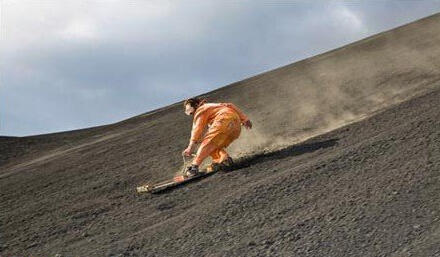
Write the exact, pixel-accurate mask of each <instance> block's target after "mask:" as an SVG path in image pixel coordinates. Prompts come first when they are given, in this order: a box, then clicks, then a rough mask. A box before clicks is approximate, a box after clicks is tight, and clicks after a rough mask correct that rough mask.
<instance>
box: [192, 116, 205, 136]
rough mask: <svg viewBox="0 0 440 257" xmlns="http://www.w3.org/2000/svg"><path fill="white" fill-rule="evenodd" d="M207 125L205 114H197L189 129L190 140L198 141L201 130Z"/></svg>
mask: <svg viewBox="0 0 440 257" xmlns="http://www.w3.org/2000/svg"><path fill="white" fill-rule="evenodd" d="M207 125H208V117H207V115H203V114H202V115H197V117H196V119H195V120H194V122H193V126H192V130H191V142H199V141H200V139H201V137H202V134H203V131H204V130H205V128H206V126H207Z"/></svg>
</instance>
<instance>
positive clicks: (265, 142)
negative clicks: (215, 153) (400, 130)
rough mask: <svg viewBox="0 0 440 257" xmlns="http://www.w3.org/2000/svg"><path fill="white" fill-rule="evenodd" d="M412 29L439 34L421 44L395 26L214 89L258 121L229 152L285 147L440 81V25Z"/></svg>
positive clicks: (239, 153) (425, 89)
mask: <svg viewBox="0 0 440 257" xmlns="http://www.w3.org/2000/svg"><path fill="white" fill-rule="evenodd" d="M409 29H414V30H417V29H421V30H425V31H424V33H426V34H427V35H429V36H430V37H433V40H426V38H425V39H423V42H424V45H423V47H420V45H419V42H418V41H419V40H420V38H416V37H414V38H413V37H408V35H409V34H408V33H406V34H405V35H406V36H405V37H403V36H401V34H402V31H400V30H396V31H394V32H393V33H385V34H382V35H377V36H374V37H372V38H367V39H365V40H363V41H360V42H357V43H354V44H351V45H348V46H346V47H344V48H341V49H338V50H335V51H331V52H329V53H326V54H323V55H319V56H316V57H313V58H310V59H306V60H303V61H301V62H298V63H294V64H291V65H288V66H285V67H282V68H280V69H276V70H273V71H270V72H267V73H264V74H262V75H258V76H256V77H252V78H250V79H247V80H244V81H241V82H237V83H235V84H232V85H231V86H230V87H227V88H225V89H224V90H220V91H218V92H214V93H213V94H211V96H212V97H213V98H215V99H216V100H219V101H230V102H233V103H235V104H237V105H238V106H239V107H241V108H242V109H243V110H244V112H245V113H247V114H248V115H249V117H250V118H251V120H252V121H253V123H254V129H253V130H249V131H248V130H245V129H243V131H242V134H241V136H240V138H239V139H238V140H236V141H235V142H234V143H233V144H232V145H231V146H230V147H229V151H230V152H231V153H232V154H233V155H234V156H243V155H249V154H254V153H261V152H265V151H273V150H277V149H279V148H284V147H286V146H288V145H292V144H295V143H299V142H301V141H304V140H306V139H308V138H310V137H313V136H316V135H319V134H322V133H325V132H328V131H331V130H334V129H336V128H339V127H341V126H344V125H347V124H349V123H352V122H356V121H359V120H361V119H364V118H366V117H369V116H370V115H372V114H374V113H376V112H378V111H381V110H383V109H384V108H387V107H390V106H392V105H395V104H397V103H400V102H402V101H405V100H407V99H410V98H412V97H415V96H417V95H420V94H423V93H426V92H428V91H430V90H433V89H435V88H438V87H439V83H438V82H439V81H440V69H439V68H440V60H439V59H438V58H437V59H436V58H433V57H432V56H439V55H440V48H438V47H435V42H436V41H438V40H440V39H439V38H440V36H439V35H440V28H438V27H436V26H426V24H424V25H422V26H419V28H417V26H416V25H414V26H409V27H406V28H404V30H409ZM402 30H403V29H402ZM418 33H420V31H418ZM430 42H432V44H430Z"/></svg>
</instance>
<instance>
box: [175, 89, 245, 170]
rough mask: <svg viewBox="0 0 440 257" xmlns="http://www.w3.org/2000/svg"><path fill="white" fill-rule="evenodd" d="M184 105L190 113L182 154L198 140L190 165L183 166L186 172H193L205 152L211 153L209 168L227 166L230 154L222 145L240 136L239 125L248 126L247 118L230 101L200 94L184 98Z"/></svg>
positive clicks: (187, 151) (189, 150)
mask: <svg viewBox="0 0 440 257" xmlns="http://www.w3.org/2000/svg"><path fill="white" fill-rule="evenodd" d="M184 108H185V114H186V115H193V116H194V117H193V125H192V130H191V138H190V141H189V144H188V147H187V148H186V149H185V150H184V151H183V152H182V154H183V155H184V156H188V157H189V156H191V154H192V152H193V150H194V147H195V145H196V144H197V143H200V147H199V148H198V150H197V153H196V155H195V157H194V159H193V161H192V163H191V165H190V166H188V167H187V170H186V175H187V176H194V175H196V174H197V173H198V172H199V166H200V164H202V162H203V160H204V159H206V158H207V157H208V156H211V157H212V164H211V165H210V167H209V169H219V168H220V167H224V166H230V165H231V164H232V158H231V157H230V156H229V154H228V153H227V152H226V150H225V148H226V147H228V146H229V145H230V144H231V143H232V142H233V141H234V140H235V139H237V138H238V137H239V136H240V133H241V126H242V125H243V126H244V127H245V128H247V129H251V128H252V122H251V121H250V120H249V118H248V117H247V116H246V115H245V114H244V113H243V112H242V111H241V110H240V109H239V108H238V107H237V106H235V105H234V104H232V103H208V102H207V101H206V100H205V99H200V98H190V99H188V100H186V101H185V102H184ZM205 131H206V133H204V132H205Z"/></svg>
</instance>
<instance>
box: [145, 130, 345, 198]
mask: <svg viewBox="0 0 440 257" xmlns="http://www.w3.org/2000/svg"><path fill="white" fill-rule="evenodd" d="M338 140H339V139H337V138H336V139H329V140H325V141H319V142H313V143H302V144H299V145H292V146H289V147H286V148H283V149H280V150H277V151H273V152H269V153H260V154H256V155H252V156H249V157H243V158H240V159H238V160H237V161H235V162H234V164H233V165H232V166H231V167H230V168H229V169H228V170H224V172H229V171H232V170H237V169H242V168H247V167H249V166H251V165H255V164H258V163H261V162H265V161H269V160H275V159H284V158H287V157H291V156H297V155H301V154H305V153H311V152H314V151H316V150H319V149H324V148H328V147H332V146H335V145H337V142H338ZM214 173H215V172H212V173H210V174H207V175H205V176H201V177H197V178H194V179H191V180H189V181H186V182H184V183H179V184H177V185H174V186H171V187H167V188H165V189H163V190H160V191H157V192H154V194H155V195H161V194H164V193H167V192H169V191H171V190H174V189H177V188H180V187H182V186H183V185H185V184H189V183H194V182H196V181H199V180H201V179H203V178H205V177H208V176H211V175H213V174H214Z"/></svg>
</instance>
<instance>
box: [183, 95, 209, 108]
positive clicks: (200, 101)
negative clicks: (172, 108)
mask: <svg viewBox="0 0 440 257" xmlns="http://www.w3.org/2000/svg"><path fill="white" fill-rule="evenodd" d="M204 103H206V99H204V98H197V97H194V98H190V99H187V100H185V102H184V103H183V106H184V107H185V106H186V105H187V104H189V105H191V107H193V108H194V109H197V107H199V106H200V105H202V104H204Z"/></svg>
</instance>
